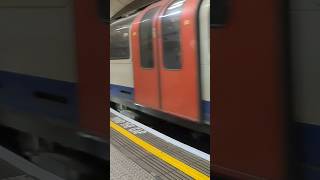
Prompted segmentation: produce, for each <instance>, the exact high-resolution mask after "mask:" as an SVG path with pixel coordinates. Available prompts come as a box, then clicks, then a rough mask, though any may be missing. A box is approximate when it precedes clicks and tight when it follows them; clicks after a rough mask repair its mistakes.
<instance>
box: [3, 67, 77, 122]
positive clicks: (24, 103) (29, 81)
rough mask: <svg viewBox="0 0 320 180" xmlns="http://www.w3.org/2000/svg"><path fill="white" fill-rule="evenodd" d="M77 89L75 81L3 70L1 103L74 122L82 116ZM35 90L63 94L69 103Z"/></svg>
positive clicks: (61, 95)
mask: <svg viewBox="0 0 320 180" xmlns="http://www.w3.org/2000/svg"><path fill="white" fill-rule="evenodd" d="M76 88H77V87H76V84H75V83H70V82H64V81H58V80H51V79H46V78H41V77H36V76H29V75H22V74H17V73H11V72H6V71H0V104H2V105H6V106H9V107H13V108H15V109H18V110H23V111H31V112H35V113H41V114H45V115H49V116H53V117H57V118H62V119H65V120H67V121H70V122H75V121H76V119H78V118H77V117H78V107H77V104H78V103H77V98H76V94H77V93H76ZM35 92H41V93H47V94H51V95H55V96H59V97H63V98H65V99H66V103H60V102H54V101H50V100H45V99H41V98H37V97H36V96H35V95H34V93H35Z"/></svg>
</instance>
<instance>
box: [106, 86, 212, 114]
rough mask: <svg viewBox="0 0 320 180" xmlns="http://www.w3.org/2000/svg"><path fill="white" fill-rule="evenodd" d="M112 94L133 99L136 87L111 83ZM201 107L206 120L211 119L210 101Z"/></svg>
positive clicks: (203, 103) (203, 102) (204, 102)
mask: <svg viewBox="0 0 320 180" xmlns="http://www.w3.org/2000/svg"><path fill="white" fill-rule="evenodd" d="M110 96H113V97H117V98H122V99H126V100H131V101H133V98H134V88H131V87H126V86H120V85H115V84H110ZM201 109H202V113H203V115H204V118H205V119H206V120H210V102H209V101H201Z"/></svg>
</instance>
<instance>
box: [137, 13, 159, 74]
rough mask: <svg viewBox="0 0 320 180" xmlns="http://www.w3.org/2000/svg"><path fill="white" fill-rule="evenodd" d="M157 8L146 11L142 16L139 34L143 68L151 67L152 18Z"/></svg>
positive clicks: (152, 65)
mask: <svg viewBox="0 0 320 180" xmlns="http://www.w3.org/2000/svg"><path fill="white" fill-rule="evenodd" d="M157 10H158V9H156V8H154V9H151V10H150V11H148V12H147V13H146V14H145V15H144V16H143V18H142V20H141V24H140V29H139V35H140V54H143V56H141V57H140V62H141V66H142V67H143V68H153V67H154V62H153V39H152V32H153V30H152V22H153V21H152V18H153V16H154V15H155V13H156V12H157Z"/></svg>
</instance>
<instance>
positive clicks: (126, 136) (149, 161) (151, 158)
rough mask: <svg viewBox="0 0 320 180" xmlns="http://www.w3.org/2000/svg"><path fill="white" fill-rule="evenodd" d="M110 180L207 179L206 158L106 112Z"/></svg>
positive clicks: (116, 114)
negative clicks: (108, 119) (107, 117)
mask: <svg viewBox="0 0 320 180" xmlns="http://www.w3.org/2000/svg"><path fill="white" fill-rule="evenodd" d="M110 128H111V132H110V136H111V137H110V140H111V145H110V147H111V149H110V167H111V172H110V175H111V179H144V180H145V179H203V180H205V179H210V155H209V154H206V153H204V152H202V151H199V150H197V149H195V148H192V147H190V146H188V145H186V144H183V143H181V142H178V141H176V140H174V139H172V138H170V137H168V136H166V135H164V134H162V133H160V132H158V131H156V130H154V129H151V128H149V127H147V126H145V125H143V124H141V123H139V122H137V121H134V120H133V119H130V118H129V117H127V116H125V115H123V114H121V113H119V112H117V111H115V110H113V109H110Z"/></svg>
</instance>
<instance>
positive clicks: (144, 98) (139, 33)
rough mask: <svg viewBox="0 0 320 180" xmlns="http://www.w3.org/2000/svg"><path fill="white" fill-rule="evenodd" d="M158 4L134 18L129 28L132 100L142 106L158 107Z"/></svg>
mask: <svg viewBox="0 0 320 180" xmlns="http://www.w3.org/2000/svg"><path fill="white" fill-rule="evenodd" d="M158 11H159V4H158V3H157V4H154V5H152V6H150V7H148V8H147V9H145V10H144V11H143V12H141V13H140V14H139V16H138V17H137V18H136V19H135V20H134V22H133V25H132V29H131V42H132V61H133V71H134V88H135V94H134V100H135V102H136V103H138V104H141V105H143V106H147V107H151V108H155V109H158V108H160V94H159V89H160V87H159V68H158V61H157V47H156V45H157V44H156V41H155V22H156V21H155V19H156V17H157V13H158Z"/></svg>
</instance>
